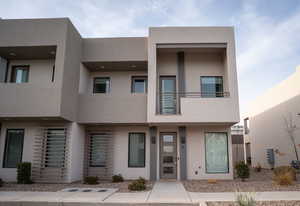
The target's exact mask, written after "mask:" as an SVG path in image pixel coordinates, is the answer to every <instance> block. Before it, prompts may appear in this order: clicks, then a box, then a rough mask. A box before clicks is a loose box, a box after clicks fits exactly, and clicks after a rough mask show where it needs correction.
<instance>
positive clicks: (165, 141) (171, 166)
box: [159, 133, 177, 179]
mask: <svg viewBox="0 0 300 206" xmlns="http://www.w3.org/2000/svg"><path fill="white" fill-rule="evenodd" d="M159 145H160V152H159V154H160V155H159V156H160V157H159V159H160V160H159V161H160V164H159V165H160V179H177V136H176V133H160V144H159Z"/></svg>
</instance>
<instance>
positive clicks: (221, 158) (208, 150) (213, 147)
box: [205, 132, 229, 173]
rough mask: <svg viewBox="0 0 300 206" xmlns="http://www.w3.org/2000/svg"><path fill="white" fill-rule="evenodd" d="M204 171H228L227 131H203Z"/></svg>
mask: <svg viewBox="0 0 300 206" xmlns="http://www.w3.org/2000/svg"><path fill="white" fill-rule="evenodd" d="M205 161H206V173H228V172H229V166H228V139H227V133H223V132H216V133H215V132H208V133H205Z"/></svg>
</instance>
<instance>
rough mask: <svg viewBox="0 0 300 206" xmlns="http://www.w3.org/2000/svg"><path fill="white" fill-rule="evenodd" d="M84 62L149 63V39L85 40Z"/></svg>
mask: <svg viewBox="0 0 300 206" xmlns="http://www.w3.org/2000/svg"><path fill="white" fill-rule="evenodd" d="M82 61H83V62H101V61H104V62H111V61H117V62H118V61H147V38H146V37H124V38H86V39H83V50H82Z"/></svg>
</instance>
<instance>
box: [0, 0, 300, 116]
mask: <svg viewBox="0 0 300 206" xmlns="http://www.w3.org/2000/svg"><path fill="white" fill-rule="evenodd" d="M0 5H1V7H0V17H2V18H41V17H44V18H45V17H69V18H70V19H71V20H72V22H73V23H74V24H75V26H76V27H77V29H78V30H79V32H80V33H81V35H82V36H83V37H116V36H146V35H147V32H148V30H147V28H148V27H150V26H234V27H235V35H236V48H237V50H236V54H237V70H238V80H239V95H240V109H241V114H242V115H243V114H244V113H245V112H246V111H247V107H248V106H247V105H248V104H249V103H250V102H251V101H253V100H254V99H255V97H257V96H259V95H261V94H263V93H264V92H265V91H266V90H267V89H268V88H271V87H273V86H274V85H275V84H277V83H279V82H280V81H282V80H283V79H285V78H287V77H288V76H289V75H290V74H292V73H293V72H294V71H295V68H296V66H297V65H300V0H232V1H229V0H227V1H220V0H177V1H175V0H120V1H116V0H64V1H58V0H51V1H50V0H48V1H45V0H44V1H41V0H19V1H17V0H9V1H7V0H0ZM299 86H300V83H299Z"/></svg>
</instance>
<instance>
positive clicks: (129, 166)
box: [128, 132, 146, 168]
mask: <svg viewBox="0 0 300 206" xmlns="http://www.w3.org/2000/svg"><path fill="white" fill-rule="evenodd" d="M131 134H142V135H143V136H144V164H143V165H142V166H132V165H130V135H131ZM145 167H146V133H145V132H129V133H128V168H145Z"/></svg>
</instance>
